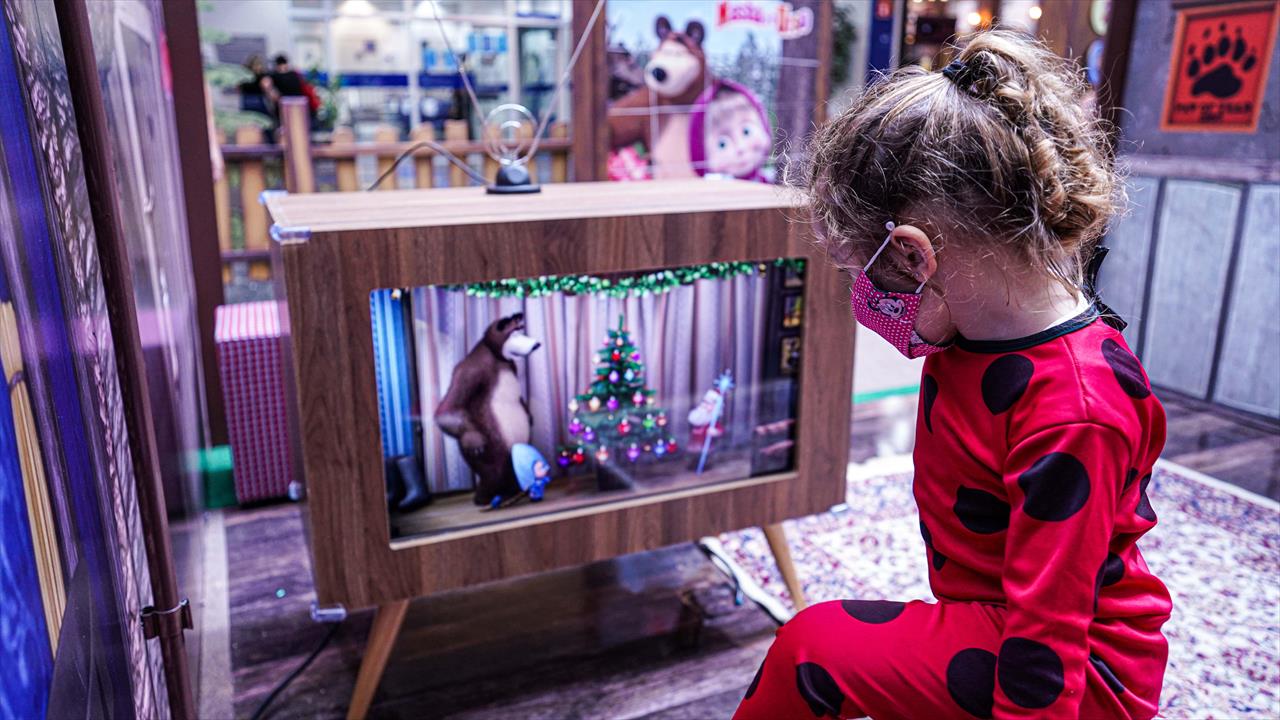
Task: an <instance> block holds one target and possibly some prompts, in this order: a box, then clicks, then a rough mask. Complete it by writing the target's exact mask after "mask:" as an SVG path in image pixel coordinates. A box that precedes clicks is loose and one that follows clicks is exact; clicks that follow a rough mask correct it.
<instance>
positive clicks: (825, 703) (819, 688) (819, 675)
mask: <svg viewBox="0 0 1280 720" xmlns="http://www.w3.org/2000/svg"><path fill="white" fill-rule="evenodd" d="M796 689H797V690H799V691H800V697H801V698H803V699H804V702H805V704H806V705H808V706H809V710H810V711H811V712H812V713H813V716H814V717H819V718H822V717H827V716H831V717H833V718H839V717H840V706H841V705H843V704H844V693H842V692H840V686H839V685H837V684H836V681H835V678H833V677H831V673H829V672H827V671H826V669H825V668H823V667H822V666H821V665H819V664H817V663H811V662H805V663H800V664H799V665H797V666H796Z"/></svg>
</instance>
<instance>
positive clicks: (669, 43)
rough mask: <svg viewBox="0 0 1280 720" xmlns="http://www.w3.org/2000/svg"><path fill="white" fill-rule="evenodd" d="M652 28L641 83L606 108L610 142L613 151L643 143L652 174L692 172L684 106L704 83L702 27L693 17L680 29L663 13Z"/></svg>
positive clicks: (705, 78) (663, 175)
mask: <svg viewBox="0 0 1280 720" xmlns="http://www.w3.org/2000/svg"><path fill="white" fill-rule="evenodd" d="M654 30H655V32H656V33H657V34H658V47H657V49H656V50H654V52H653V55H652V57H650V59H649V62H648V64H647V65H645V68H644V85H642V86H640V87H638V88H636V89H635V90H632V91H631V92H630V93H628V94H626V95H624V96H623V97H621V98H618V100H617V101H616V102H614V103H613V105H612V106H611V107H610V108H609V137H610V145H611V146H612V147H613V148H614V149H615V150H617V149H622V148H628V147H630V146H632V145H635V144H636V143H641V144H643V145H644V147H645V148H646V149H647V150H648V153H649V157H650V161H651V162H652V164H653V176H654V177H658V178H669V177H693V176H694V172H693V167H692V165H690V163H689V113H688V112H687V108H689V107H690V106H692V105H693V103H694V101H695V100H697V99H698V97H699V96H700V95H701V94H702V92H703V90H705V89H706V87H707V82H708V76H707V58H706V55H705V54H704V53H703V51H702V40H703V38H704V36H705V35H706V30H705V28H703V26H702V23H700V22H698V21H697V20H693V21H690V22H689V24H688V25H687V26H686V27H685V29H684V32H680V31H678V30H675V29H674V28H672V27H671V21H670V20H669V19H667V17H666V16H665V15H660V16H658V19H657V21H656V23H655V27H654Z"/></svg>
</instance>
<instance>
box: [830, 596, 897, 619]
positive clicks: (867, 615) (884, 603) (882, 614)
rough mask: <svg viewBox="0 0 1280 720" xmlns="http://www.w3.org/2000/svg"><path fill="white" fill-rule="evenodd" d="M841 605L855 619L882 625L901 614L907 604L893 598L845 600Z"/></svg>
mask: <svg viewBox="0 0 1280 720" xmlns="http://www.w3.org/2000/svg"><path fill="white" fill-rule="evenodd" d="M840 607H843V608H844V611H845V612H846V613H848V614H849V617H851V618H853V619H854V620H857V621H859V622H864V623H871V624H873V625H880V624H883V623H887V622H889V621H890V620H893V619H894V618H896V617H898V616H899V615H901V614H902V611H903V610H904V609H906V607H907V604H906V603H901V602H894V601H892V600H844V601H842V602H841V603H840Z"/></svg>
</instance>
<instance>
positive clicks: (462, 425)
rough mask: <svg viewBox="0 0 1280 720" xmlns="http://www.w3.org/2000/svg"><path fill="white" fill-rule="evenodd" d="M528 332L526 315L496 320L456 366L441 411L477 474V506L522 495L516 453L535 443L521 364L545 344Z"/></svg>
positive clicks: (438, 416) (444, 425)
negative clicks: (519, 370) (513, 455)
mask: <svg viewBox="0 0 1280 720" xmlns="http://www.w3.org/2000/svg"><path fill="white" fill-rule="evenodd" d="M524 331H525V323H524V314H523V313H519V314H516V315H511V316H508V317H504V318H501V319H499V320H496V321H494V322H493V324H491V325H490V326H489V327H488V329H487V330H485V334H484V338H483V339H482V340H481V341H480V342H478V343H476V346H475V347H474V348H472V350H471V352H470V353H468V354H467V356H466V357H465V358H463V359H462V362H460V363H458V365H457V366H456V367H454V369H453V376H452V378H451V379H450V381H449V389H448V390H447V391H446V392H445V396H444V399H443V400H441V401H440V405H439V406H438V407H437V408H436V411H435V421H436V425H438V426H439V427H440V429H441V430H442V431H444V433H445V434H447V435H449V436H451V437H453V438H456V439H457V440H458V444H459V447H460V449H461V450H462V456H463V458H464V459H465V460H466V462H467V465H468V466H469V467H470V468H471V471H472V472H474V473H475V474H476V492H475V503H476V504H477V505H490V504H491V503H493V502H494V499H495V498H498V499H499V500H501V499H505V498H510V497H513V496H515V495H518V494H519V493H520V492H521V486H520V483H519V482H518V481H517V479H516V473H515V470H514V469H513V467H512V463H511V449H512V447H514V446H516V445H518V444H524V443H528V442H529V436H530V433H531V432H532V430H533V416H532V415H530V414H529V407H528V405H526V404H525V400H524V397H523V396H522V395H521V394H520V383H519V380H518V376H517V372H516V363H515V361H516V359H517V358H523V357H528V355H529V354H530V353H532V352H533V351H535V350H537V349H538V348H539V347H540V346H541V343H540V342H538V341H537V340H534V339H533V338H531V337H529V336H528V335H526V334H525V332H524Z"/></svg>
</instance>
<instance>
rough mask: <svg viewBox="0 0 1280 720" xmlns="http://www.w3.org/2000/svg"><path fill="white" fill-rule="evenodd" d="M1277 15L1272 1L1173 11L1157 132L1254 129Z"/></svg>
mask: <svg viewBox="0 0 1280 720" xmlns="http://www.w3.org/2000/svg"><path fill="white" fill-rule="evenodd" d="M1277 16H1280V2H1276V0H1267V1H1266V2H1242V3H1233V4H1228V5H1211V6H1207V7H1195V8H1187V9H1184V10H1179V11H1178V26H1177V31H1176V32H1175V34H1174V41H1173V57H1172V60H1171V62H1170V67H1169V86H1168V89H1167V91H1166V92H1165V101H1164V113H1163V115H1162V116H1161V121H1160V128H1161V129H1162V130H1165V131H1167V132H1168V131H1171V132H1179V131H1205V132H1253V131H1254V130H1256V129H1257V126H1258V112H1259V110H1260V109H1261V107H1262V100H1263V95H1264V94H1265V92H1266V86H1267V70H1268V68H1269V66H1270V64H1271V51H1272V46H1273V44H1274V42H1275V36H1276V22H1277Z"/></svg>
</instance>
